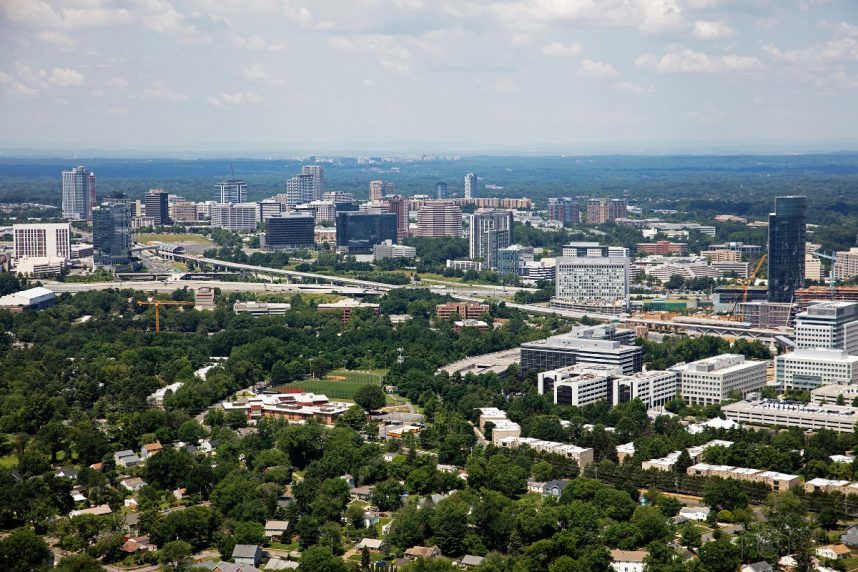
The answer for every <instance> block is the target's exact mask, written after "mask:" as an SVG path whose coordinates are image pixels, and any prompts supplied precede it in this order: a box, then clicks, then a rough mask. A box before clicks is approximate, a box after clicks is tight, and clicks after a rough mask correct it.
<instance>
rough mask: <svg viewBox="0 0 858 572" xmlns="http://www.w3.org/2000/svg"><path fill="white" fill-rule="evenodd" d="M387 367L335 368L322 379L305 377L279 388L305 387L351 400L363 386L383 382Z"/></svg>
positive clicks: (314, 391)
mask: <svg viewBox="0 0 858 572" xmlns="http://www.w3.org/2000/svg"><path fill="white" fill-rule="evenodd" d="M386 373H387V370H386V369H373V370H367V371H360V370H346V369H335V370H333V371H330V372H328V374H327V375H326V376H325V377H324V378H322V379H305V380H303V381H296V382H295V383H290V384H288V385H284V386H282V387H280V388H278V389H281V390H284V391H289V390H293V391H294V390H295V389H303V390H304V391H310V392H313V393H321V394H324V395H326V396H328V397H329V398H331V399H347V400H351V399H352V398H353V397H354V394H355V393H356V392H357V390H358V389H360V388H361V386H363V385H366V384H369V383H375V384H379V383H381V379H382V378H383V377H384V374H386Z"/></svg>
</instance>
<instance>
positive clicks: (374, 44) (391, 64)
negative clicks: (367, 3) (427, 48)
mask: <svg viewBox="0 0 858 572" xmlns="http://www.w3.org/2000/svg"><path fill="white" fill-rule="evenodd" d="M405 43H410V44H412V45H420V46H424V45H425V42H423V41H422V40H421V39H420V38H415V37H398V36H392V35H387V34H362V35H358V36H332V37H330V38H328V45H329V46H330V47H332V48H333V49H335V50H340V51H345V52H353V51H358V50H359V51H363V52H367V53H370V54H373V55H374V56H375V57H376V58H378V63H379V64H381V66H382V67H383V68H385V69H387V70H389V71H391V72H393V73H395V74H398V75H405V74H408V73H409V72H410V71H411V60H412V55H411V51H410V50H409V49H408V47H406V46H405V45H404V44H405Z"/></svg>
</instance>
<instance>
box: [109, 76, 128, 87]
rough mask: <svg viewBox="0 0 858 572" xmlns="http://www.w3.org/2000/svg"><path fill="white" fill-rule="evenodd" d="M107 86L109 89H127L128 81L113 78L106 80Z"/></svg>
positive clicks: (121, 78)
mask: <svg viewBox="0 0 858 572" xmlns="http://www.w3.org/2000/svg"><path fill="white" fill-rule="evenodd" d="M107 85H109V86H110V87H128V81H126V79H125V78H123V77H119V76H114V77H112V78H110V79H109V80H107Z"/></svg>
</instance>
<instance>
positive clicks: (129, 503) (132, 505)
mask: <svg viewBox="0 0 858 572" xmlns="http://www.w3.org/2000/svg"><path fill="white" fill-rule="evenodd" d="M122 504H123V506H125V508H127V509H130V510H137V507H138V506H140V503H138V502H137V499H136V498H134V497H128V498H127V499H125V500H123V501H122Z"/></svg>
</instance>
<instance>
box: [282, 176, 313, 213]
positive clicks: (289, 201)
mask: <svg viewBox="0 0 858 572" xmlns="http://www.w3.org/2000/svg"><path fill="white" fill-rule="evenodd" d="M315 187H316V182H315V179H314V178H313V175H310V174H306V173H301V174H300V175H295V176H294V177H292V178H291V179H289V180H288V181H286V193H285V204H286V205H288V206H291V207H294V206H296V205H302V204H304V203H309V202H311V201H312V200H313V199H314V198H315V192H316V191H315Z"/></svg>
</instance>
